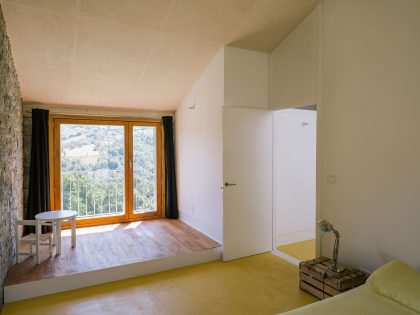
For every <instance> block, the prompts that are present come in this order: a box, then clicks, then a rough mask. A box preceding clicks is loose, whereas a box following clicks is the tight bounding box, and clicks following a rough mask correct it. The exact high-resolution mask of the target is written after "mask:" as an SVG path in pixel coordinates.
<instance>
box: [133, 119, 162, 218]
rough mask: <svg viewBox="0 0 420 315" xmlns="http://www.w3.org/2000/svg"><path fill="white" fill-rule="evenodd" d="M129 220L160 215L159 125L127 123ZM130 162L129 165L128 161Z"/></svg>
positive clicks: (160, 153) (160, 157)
mask: <svg viewBox="0 0 420 315" xmlns="http://www.w3.org/2000/svg"><path fill="white" fill-rule="evenodd" d="M129 130H130V138H131V139H132V145H131V147H130V148H131V150H130V151H131V152H130V153H131V156H130V158H131V160H130V167H131V168H132V172H131V174H132V177H131V181H130V184H131V186H132V189H130V192H132V198H131V207H132V211H130V216H131V217H135V218H136V217H155V216H160V215H161V211H160V209H161V204H160V201H161V199H162V198H161V197H162V194H161V191H162V183H161V181H160V180H159V179H160V178H162V174H161V173H162V172H161V169H162V168H161V167H159V165H161V164H162V162H161V160H162V148H161V141H160V140H159V139H161V136H162V135H161V126H160V124H153V123H149V124H145V123H136V122H134V123H130V125H129ZM131 161H132V162H131Z"/></svg>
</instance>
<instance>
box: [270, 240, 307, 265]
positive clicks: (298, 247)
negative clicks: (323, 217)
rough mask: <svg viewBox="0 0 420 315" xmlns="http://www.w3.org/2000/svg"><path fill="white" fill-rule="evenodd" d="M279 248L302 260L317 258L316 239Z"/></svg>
mask: <svg viewBox="0 0 420 315" xmlns="http://www.w3.org/2000/svg"><path fill="white" fill-rule="evenodd" d="M277 249H278V250H279V251H281V252H283V253H285V254H287V255H289V256H292V257H294V258H296V259H298V260H300V261H305V260H309V259H314V258H315V240H308V241H303V242H298V243H292V244H287V245H282V246H279V247H277Z"/></svg>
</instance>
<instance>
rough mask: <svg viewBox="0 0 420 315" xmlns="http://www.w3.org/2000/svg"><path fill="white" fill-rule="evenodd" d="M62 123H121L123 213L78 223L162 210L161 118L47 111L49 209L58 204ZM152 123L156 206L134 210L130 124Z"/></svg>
mask: <svg viewBox="0 0 420 315" xmlns="http://www.w3.org/2000/svg"><path fill="white" fill-rule="evenodd" d="M62 123H67V124H71V123H75V124H92V125H116V126H124V141H125V142H124V186H125V191H124V194H125V197H124V203H125V209H124V210H125V213H124V214H123V215H115V216H102V217H97V218H85V219H78V220H77V225H78V226H94V225H102V224H114V223H124V222H132V221H139V220H143V219H154V218H160V217H162V215H163V214H164V213H165V193H164V192H165V167H164V135H163V124H162V119H144V118H133V117H118V116H112V117H106V116H84V115H66V114H51V115H49V117H48V127H49V128H48V140H49V163H50V178H49V179H50V203H51V209H52V210H60V208H61V169H60V168H61V165H60V128H59V127H60V125H61V124H62ZM133 126H155V127H156V165H157V174H156V189H157V192H156V194H157V209H156V211H153V212H148V213H147V212H146V213H137V214H135V213H134V211H133V202H132V201H133V199H132V196H133V181H132V180H133V174H132V168H131V170H130V165H132V161H133V151H132V150H133V145H132V127H133Z"/></svg>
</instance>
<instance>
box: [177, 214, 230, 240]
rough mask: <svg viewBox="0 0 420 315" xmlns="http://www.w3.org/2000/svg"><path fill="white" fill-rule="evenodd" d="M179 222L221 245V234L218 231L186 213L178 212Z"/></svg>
mask: <svg viewBox="0 0 420 315" xmlns="http://www.w3.org/2000/svg"><path fill="white" fill-rule="evenodd" d="M179 220H181V221H182V222H184V223H185V224H188V225H189V226H191V227H193V228H194V229H196V230H198V231H199V232H201V233H203V234H204V235H206V236H208V237H210V238H211V239H213V240H215V241H216V242H218V243H219V244H222V232H221V231H220V230H219V229H215V228H214V227H212V226H210V225H208V224H207V223H206V222H204V221H202V220H200V219H198V218H196V217H194V216H192V215H191V214H189V213H188V212H186V211H179Z"/></svg>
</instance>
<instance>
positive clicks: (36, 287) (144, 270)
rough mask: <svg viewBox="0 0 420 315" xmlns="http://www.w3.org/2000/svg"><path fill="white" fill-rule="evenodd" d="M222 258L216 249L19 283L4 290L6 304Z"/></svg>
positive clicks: (219, 250) (217, 248)
mask: <svg viewBox="0 0 420 315" xmlns="http://www.w3.org/2000/svg"><path fill="white" fill-rule="evenodd" d="M221 255H222V247H216V248H212V249H207V250H202V251H197V252H193V253H188V254H184V255H178V256H171V257H164V258H159V259H154V260H148V261H141V262H134V263H130V264H126V265H121V266H116V267H110V268H105V269H99V270H93V271H88V272H81V273H76V274H73V275H68V276H62V277H56V278H50V279H44V280H38V281H32V282H26V283H19V284H15V285H10V286H6V287H5V288H4V302H5V303H10V302H14V301H20V300H25V299H30V298H34V297H37V296H43V295H48V294H53V293H59V292H65V291H70V290H75V289H80V288H84V287H89V286H93V285H98V284H103V283H107V282H112V281H117V280H123V279H127V278H133V277H137V276H143V275H147V274H152V273H156V272H160V271H165V270H170V269H175V268H181V267H186V266H191V265H196V264H201V263H205V262H209V261H215V260H220V259H221Z"/></svg>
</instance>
